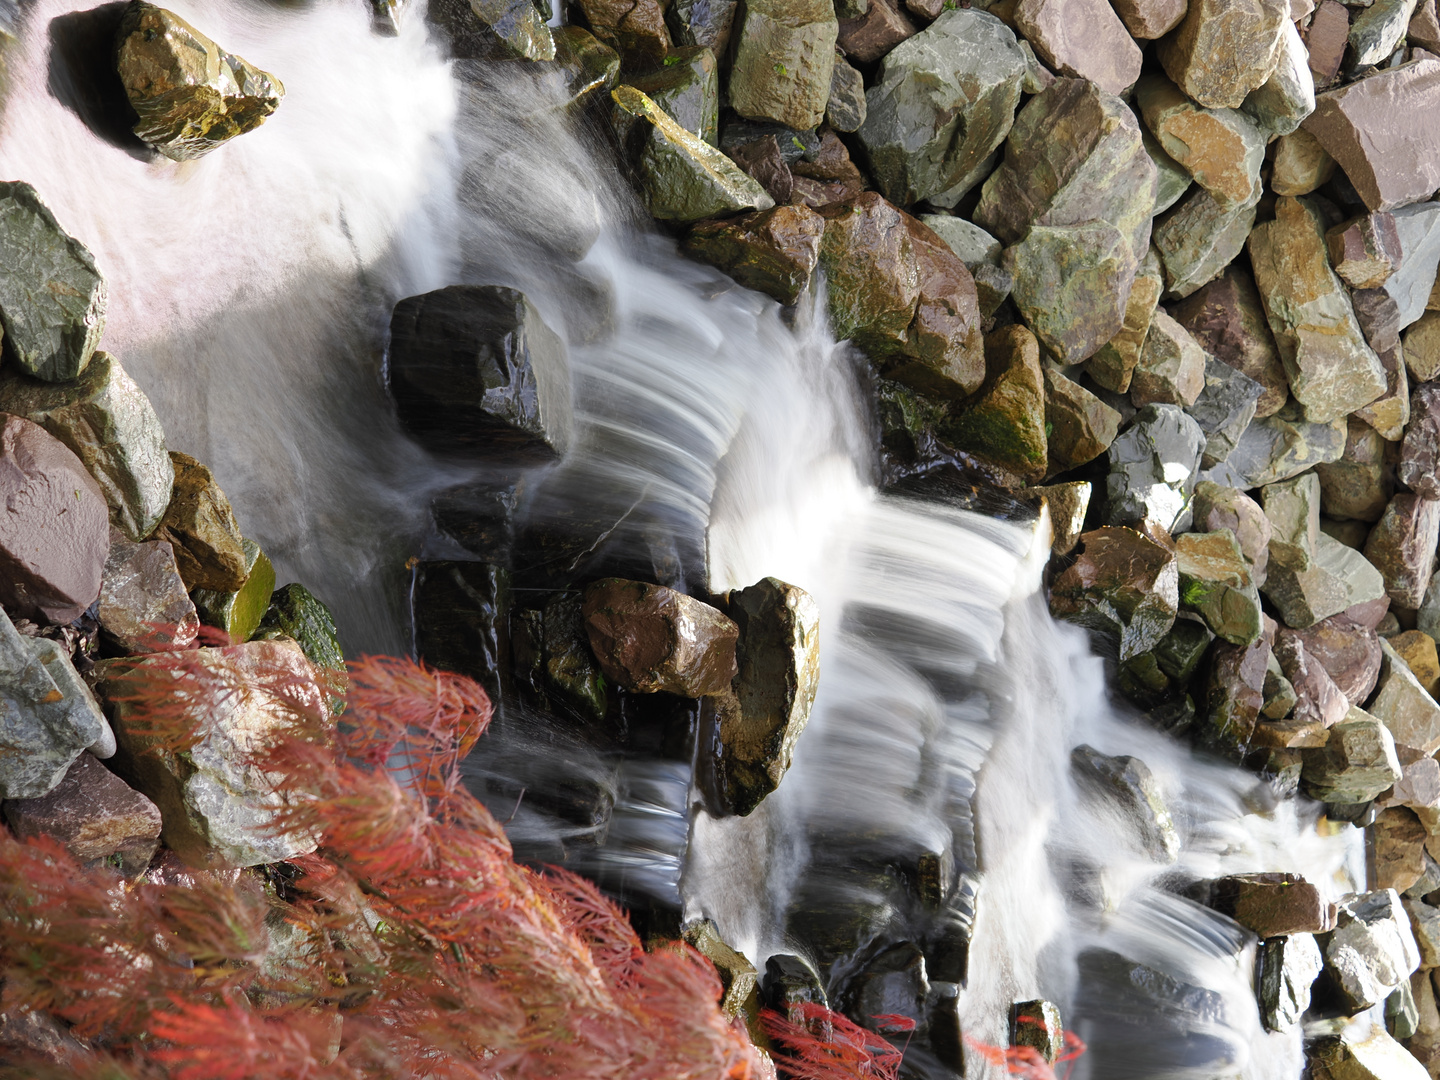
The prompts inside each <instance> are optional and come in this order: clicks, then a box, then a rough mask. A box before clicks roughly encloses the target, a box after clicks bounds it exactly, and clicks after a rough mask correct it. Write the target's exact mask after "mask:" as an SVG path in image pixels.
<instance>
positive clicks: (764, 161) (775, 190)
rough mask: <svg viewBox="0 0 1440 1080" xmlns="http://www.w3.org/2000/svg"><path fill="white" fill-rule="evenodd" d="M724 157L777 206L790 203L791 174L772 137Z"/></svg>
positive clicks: (738, 148)
mask: <svg viewBox="0 0 1440 1080" xmlns="http://www.w3.org/2000/svg"><path fill="white" fill-rule="evenodd" d="M616 115H617V116H618V115H620V110H617V111H616ZM727 153H728V154H729V155H730V159H731V160H732V161H734V162H735V164H736V165H739V166H740V168H741V169H743V170H744V172H745V173H746V175H747V176H750V177H751V178H752V179H754V180H755V181H756V182H758V183H759V184H760V186H761V187H763V188H764V189H765V192H766V194H767V195H769V196H770V197H771V198H772V199H774V200H775V202H776V203H777V204H779V205H781V206H784V205H787V204H789V203H790V201H791V199H792V197H793V196H794V194H795V176H794V174H793V173H791V172H790V166H789V165H787V164H786V162H785V157H784V155H783V153H782V152H781V150H780V144H779V142H778V141H777V140H776V137H775V136H774V135H765V136H762V137H761V138H758V139H753V140H751V141H750V142H747V143H741V144H740V145H738V146H733V147H731V148H730V149H729V150H728V151H727Z"/></svg>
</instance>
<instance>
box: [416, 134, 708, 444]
mask: <svg viewBox="0 0 1440 1080" xmlns="http://www.w3.org/2000/svg"><path fill="white" fill-rule="evenodd" d="M716 153H718V151H716ZM389 371H390V393H391V395H392V396H393V397H394V399H395V404H396V408H397V411H398V413H399V415H400V422H401V424H402V425H403V426H404V427H405V428H406V430H407V432H409V434H410V435H411V436H412V437H413V438H415V439H416V440H417V441H419V442H420V443H421V445H423V446H424V447H425V448H426V449H428V450H430V451H432V452H435V453H442V454H453V455H461V456H465V457H472V458H477V459H481V460H485V459H491V458H501V459H503V460H505V461H507V462H512V461H517V460H524V461H542V460H549V459H552V458H554V457H558V456H560V455H561V454H563V453H564V452H565V450H566V449H567V448H568V446H569V444H570V433H571V425H572V422H573V421H572V417H571V411H570V367H569V361H568V359H567V357H566V353H565V347H564V345H563V344H562V343H561V342H560V339H559V338H558V337H556V336H555V334H554V332H553V331H551V330H550V328H549V327H548V326H546V325H545V323H544V321H543V320H542V319H541V317H540V314H539V312H538V311H537V310H536V309H535V307H534V305H533V304H531V303H530V301H529V300H528V299H527V298H526V297H525V295H524V294H523V293H520V292H517V291H516V290H514V289H505V288H499V287H496V286H475V285H452V286H450V287H448V288H445V289H439V290H437V291H435V292H430V293H425V294H423V295H420V296H411V297H407V298H406V299H404V300H401V301H400V302H399V303H398V304H396V305H395V311H394V314H393V315H392V316H391V320H390V360H389Z"/></svg>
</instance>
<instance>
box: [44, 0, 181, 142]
mask: <svg viewBox="0 0 1440 1080" xmlns="http://www.w3.org/2000/svg"><path fill="white" fill-rule="evenodd" d="M125 7H126V5H125V4H121V3H116V4H102V5H101V6H100V7H97V8H92V9H91V10H89V11H74V12H71V13H70V14H68V15H60V16H58V17H56V18H54V19H51V20H50V72H49V79H48V84H49V89H50V93H51V95H52V96H53V97H54V98H55V99H56V100H57V101H59V102H60V103H61V104H62V105H64V106H65V107H66V108H67V109H69V110H70V111H71V112H73V113H74V114H75V115H76V116H78V117H79V118H80V120H81V122H82V123H84V125H85V126H86V127H88V128H89V129H90V130H91V131H92V132H94V133H95V134H96V135H97V136H98V137H99V138H101V139H104V140H105V141H106V142H107V143H109V144H110V145H111V146H116V147H119V148H120V149H121V150H124V151H125V152H126V153H128V154H129V155H130V156H131V157H133V158H136V159H138V160H140V161H152V160H154V158H155V157H156V155H155V152H154V151H152V150H151V149H150V148H149V147H147V146H146V145H145V144H144V143H143V142H141V141H140V139H139V138H138V137H137V136H136V135H135V133H134V131H133V130H132V129H133V128H134V126H135V123H136V122H137V121H138V120H139V119H140V118H139V117H138V116H137V115H136V113H135V110H134V109H132V108H131V107H130V101H129V99H128V98H127V97H126V96H125V87H124V86H123V85H122V84H121V82H120V76H119V74H118V73H117V72H116V70H115V35H116V34H117V32H118V31H119V29H120V19H121V17H122V16H123V15H124V14H125Z"/></svg>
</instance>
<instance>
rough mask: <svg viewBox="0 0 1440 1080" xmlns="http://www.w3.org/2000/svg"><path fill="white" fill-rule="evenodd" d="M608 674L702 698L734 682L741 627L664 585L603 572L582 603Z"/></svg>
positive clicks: (633, 685)
mask: <svg viewBox="0 0 1440 1080" xmlns="http://www.w3.org/2000/svg"><path fill="white" fill-rule="evenodd" d="M580 611H581V617H582V618H583V619H584V623H585V632H586V634H587V635H588V636H589V639H590V648H591V649H592V650H593V651H594V653H595V658H596V659H597V660H598V661H599V662H600V669H601V670H602V671H604V672H605V676H606V678H608V679H610V680H612V681H613V682H615V683H617V684H619V685H620V686H623V687H624V688H625V689H627V690H630V691H633V692H636V693H642V694H650V693H654V692H656V691H658V690H665V691H668V692H669V693H672V694H680V695H682V696H684V697H702V696H704V695H706V694H718V693H720V692H722V691H725V690H728V689H730V682H731V680H732V679H734V678H735V673H736V670H737V668H736V661H735V644H736V640H737V639H738V638H739V636H740V631H739V628H738V627H737V626H736V625H735V624H734V623H733V622H731V621H730V620H729V619H727V618H726V617H725V616H724V615H723V614H721V613H720V612H719V611H717V610H716V609H715V608H713V607H711V606H710V605H709V604H705V603H702V602H700V601H699V600H696V599H695V598H694V597H691V596H686V595H685V594H684V593H681V592H676V591H675V590H674V589H667V588H665V587H664V586H663V585H650V584H647V583H645V582H641V581H628V580H626V579H624V578H605V579H603V580H601V581H597V582H595V583H594V584H593V585H591V586H589V587H588V588H587V589H586V590H585V601H584V604H583V606H582V607H581V609H580Z"/></svg>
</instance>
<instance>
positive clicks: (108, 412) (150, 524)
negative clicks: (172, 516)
mask: <svg viewBox="0 0 1440 1080" xmlns="http://www.w3.org/2000/svg"><path fill="white" fill-rule="evenodd" d="M0 412H7V413H11V414H13V415H16V416H23V417H25V418H26V419H27V420H31V421H34V422H35V423H37V424H39V425H40V426H41V427H43V428H44V429H45V430H46V431H48V432H50V434H51V435H54V436H55V437H56V438H57V439H59V440H60V441H61V442H63V443H64V444H65V445H66V446H68V447H69V448H70V449H71V450H72V451H74V453H75V456H76V457H78V458H79V459H80V460H81V461H82V462H83V463H84V465H85V468H86V469H87V470H88V471H89V473H90V475H91V476H92V477H93V478H94V479H95V481H96V482H97V483H98V484H99V485H100V490H101V491H102V492H103V493H104V495H105V501H106V502H107V503H108V504H109V506H110V513H111V519H112V520H113V521H114V523H115V525H116V526H117V527H118V528H119V529H120V530H121V531H122V532H123V533H125V535H126V536H128V537H129V538H130V539H131V540H142V539H144V538H145V537H146V536H149V535H150V533H151V532H152V531H153V530H154V528H155V526H156V525H158V524H159V523H160V518H161V517H162V516H163V515H164V513H165V508H166V507H167V506H168V505H169V504H170V490H171V488H172V486H173V485H174V482H175V470H174V469H173V468H172V467H171V465H170V458H169V457H168V455H167V454H166V452H165V432H164V431H162V430H161V428H160V421H159V419H158V418H157V417H156V416H155V410H154V409H153V408H151V406H150V401H149V399H148V398H146V396H145V395H144V393H142V392H141V390H140V388H139V387H138V386H136V385H135V381H134V380H133V379H131V378H130V376H129V375H127V374H126V373H125V369H124V368H122V367H121V366H120V365H119V363H117V362H116V361H115V359H114V358H113V357H111V356H110V355H109V354H108V353H103V352H97V353H95V354H94V356H93V358H92V359H91V361H90V363H89V364H88V365H87V366H86V368H85V371H84V372H83V373H82V374H81V376H80V378H79V380H78V381H76V382H66V383H46V382H39V381H37V380H34V379H31V378H28V377H26V376H24V375H20V374H16V373H9V374H7V375H3V376H0Z"/></svg>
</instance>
